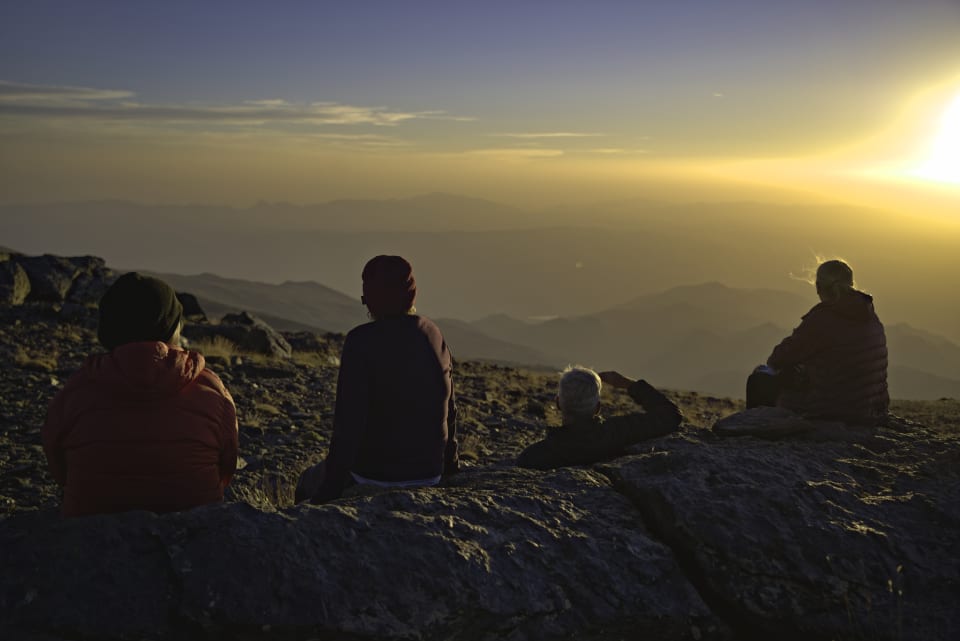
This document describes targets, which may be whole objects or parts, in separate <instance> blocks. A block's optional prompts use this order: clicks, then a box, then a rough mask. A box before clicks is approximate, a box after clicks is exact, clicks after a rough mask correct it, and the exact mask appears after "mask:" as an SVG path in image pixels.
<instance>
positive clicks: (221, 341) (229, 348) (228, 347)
mask: <svg viewBox="0 0 960 641" xmlns="http://www.w3.org/2000/svg"><path fill="white" fill-rule="evenodd" d="M190 349H192V350H193V351H196V352H200V353H201V354H203V355H204V356H213V357H220V358H227V359H229V358H232V357H233V356H236V355H237V354H239V351H240V350H239V349H237V346H236V345H235V344H234V343H233V342H232V341H230V340H229V339H227V338H224V337H223V336H214V337H213V339H211V340H199V341H193V342H191V343H190Z"/></svg>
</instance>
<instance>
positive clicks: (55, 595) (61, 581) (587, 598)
mask: <svg viewBox="0 0 960 641" xmlns="http://www.w3.org/2000/svg"><path fill="white" fill-rule="evenodd" d="M0 558H2V564H3V567H4V569H5V571H4V573H3V577H2V578H0V583H2V590H0V611H2V614H3V616H2V620H3V622H4V628H5V629H0V631H2V633H3V634H4V636H5V638H21V637H29V636H30V635H39V634H40V633H42V634H44V635H45V638H48V639H61V638H62V639H69V638H76V637H78V636H83V637H90V638H97V639H125V638H151V639H158V638H159V639H191V638H240V639H246V638H269V637H270V634H274V635H276V638H284V639H309V638H314V639H342V638H352V639H450V638H458V639H490V640H494V639H505V638H509V639H515V640H517V641H521V640H523V639H568V638H586V639H621V638H624V637H625V636H629V637H634V638H657V639H665V640H669V639H716V638H729V634H728V633H727V630H726V628H725V626H724V625H723V624H722V623H721V622H720V621H718V619H717V618H716V617H715V616H714V615H713V614H712V613H711V612H710V610H709V608H708V607H707V606H706V604H705V603H704V602H703V601H702V599H701V598H700V597H699V596H698V594H697V592H696V590H695V589H694V588H693V586H692V585H691V584H690V583H689V582H688V581H687V579H686V578H685V577H684V576H683V574H682V572H681V570H680V568H679V566H678V565H677V563H676V562H675V560H674V559H673V557H672V554H671V552H670V550H669V549H668V548H666V547H665V546H664V545H662V544H660V543H658V542H657V541H655V540H654V539H652V538H651V537H650V535H649V534H648V533H647V532H646V531H645V529H644V526H643V524H642V522H640V521H639V519H638V514H637V511H636V510H635V509H633V508H632V506H631V505H630V503H629V501H628V500H626V499H625V498H624V497H623V496H621V495H620V494H618V493H617V492H616V491H614V490H613V488H612V487H611V486H610V483H609V481H608V480H607V479H606V478H604V477H603V476H601V475H598V474H596V473H594V472H589V471H585V470H568V471H560V472H554V473H550V474H546V475H542V474H535V473H531V472H527V471H522V470H515V469H500V470H488V471H483V472H477V473H472V474H464V475H463V476H462V477H461V478H458V479H456V482H455V483H453V484H452V485H451V486H449V487H443V488H430V489H421V490H405V491H389V492H384V493H380V494H377V495H374V496H365V497H358V498H353V499H343V500H341V501H339V502H337V503H335V504H328V505H325V506H319V507H315V506H299V507H295V508H290V509H287V510H283V511H281V512H272V513H271V512H261V511H258V510H256V509H254V508H252V507H250V506H247V505H243V504H231V505H220V506H212V507H207V508H201V509H198V510H194V511H191V512H185V513H181V514H172V515H167V516H160V517H158V516H155V515H153V514H149V513H144V512H135V513H128V514H123V515H117V516H101V517H92V518H85V519H75V520H68V521H60V520H58V519H57V518H56V517H55V516H53V515H51V514H50V513H34V514H28V515H24V516H17V517H12V518H9V519H7V520H5V521H2V522H0Z"/></svg>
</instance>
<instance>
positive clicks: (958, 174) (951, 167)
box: [911, 95, 960, 185]
mask: <svg viewBox="0 0 960 641" xmlns="http://www.w3.org/2000/svg"><path fill="white" fill-rule="evenodd" d="M911 174H912V175H913V176H914V177H916V178H922V179H924V180H933V181H937V182H944V183H953V184H958V185H960V95H958V96H956V97H955V98H954V99H953V102H952V103H951V104H950V106H949V107H947V110H946V111H945V112H944V113H943V116H942V117H941V119H940V129H939V131H938V132H937V135H936V136H935V137H934V140H933V143H932V144H931V146H930V151H929V154H928V155H927V157H926V159H925V160H924V161H923V162H922V163H921V165H920V166H919V167H917V168H916V169H914V170H913V171H912V172H911Z"/></svg>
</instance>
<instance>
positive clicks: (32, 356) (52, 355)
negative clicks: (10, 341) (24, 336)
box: [13, 347, 59, 372]
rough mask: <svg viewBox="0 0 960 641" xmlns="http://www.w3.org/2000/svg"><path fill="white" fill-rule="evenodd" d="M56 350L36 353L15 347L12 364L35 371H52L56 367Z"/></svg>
mask: <svg viewBox="0 0 960 641" xmlns="http://www.w3.org/2000/svg"><path fill="white" fill-rule="evenodd" d="M58 356H59V354H58V353H57V352H55V351H54V352H47V353H38V352H36V351H27V350H26V349H24V348H23V347H17V351H16V352H15V353H14V355H13V364H14V365H15V366H17V367H19V368H20V369H29V370H33V371H35V372H53V371H56V369H57V358H58Z"/></svg>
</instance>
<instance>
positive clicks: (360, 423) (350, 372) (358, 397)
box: [312, 335, 370, 503]
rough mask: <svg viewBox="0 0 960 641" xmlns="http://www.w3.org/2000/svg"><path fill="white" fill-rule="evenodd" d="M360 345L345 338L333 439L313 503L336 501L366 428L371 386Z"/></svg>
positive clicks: (348, 336) (347, 476) (354, 338)
mask: <svg viewBox="0 0 960 641" xmlns="http://www.w3.org/2000/svg"><path fill="white" fill-rule="evenodd" d="M368 378H369V376H368V372H367V367H366V364H365V359H364V355H363V353H362V350H361V346H360V345H358V344H357V340H356V337H355V336H350V335H347V339H346V341H344V343H343V352H342V354H341V356H340V373H339V375H338V376H337V400H336V406H335V408H334V414H333V436H332V437H331V439H330V450H329V452H328V453H327V458H326V462H325V465H324V468H325V473H324V478H323V482H322V483H321V484H320V488H319V489H318V490H317V494H316V495H315V496H314V497H313V499H312V502H313V503H323V502H325V501H330V500H333V499H335V498H338V497H339V496H340V495H341V494H342V493H343V488H344V486H345V485H346V483H347V480H348V478H349V476H350V470H351V468H352V467H353V462H354V460H355V459H356V456H357V451H358V449H359V447H360V442H361V440H362V439H363V434H364V432H365V431H366V429H367V417H368V414H369V403H370V385H369V380H368Z"/></svg>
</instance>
